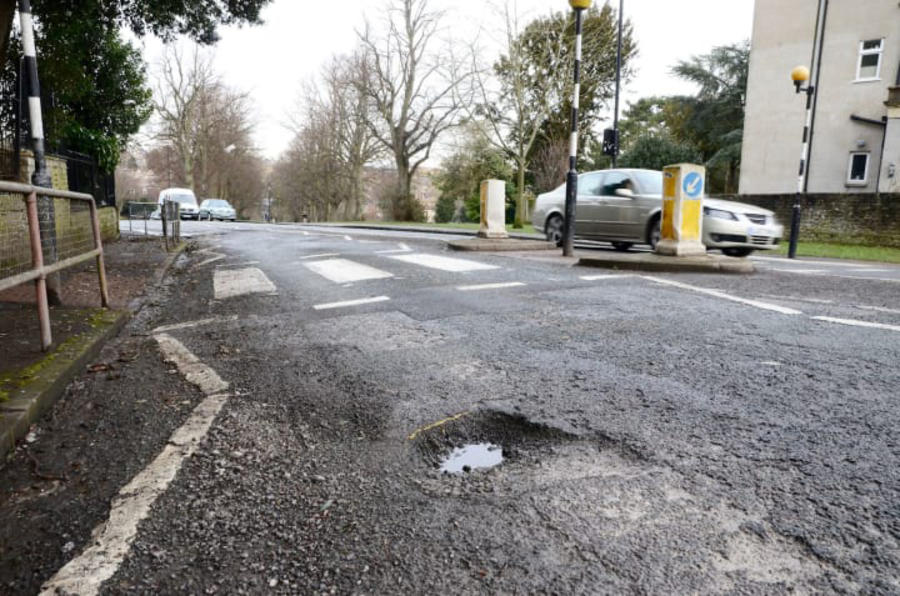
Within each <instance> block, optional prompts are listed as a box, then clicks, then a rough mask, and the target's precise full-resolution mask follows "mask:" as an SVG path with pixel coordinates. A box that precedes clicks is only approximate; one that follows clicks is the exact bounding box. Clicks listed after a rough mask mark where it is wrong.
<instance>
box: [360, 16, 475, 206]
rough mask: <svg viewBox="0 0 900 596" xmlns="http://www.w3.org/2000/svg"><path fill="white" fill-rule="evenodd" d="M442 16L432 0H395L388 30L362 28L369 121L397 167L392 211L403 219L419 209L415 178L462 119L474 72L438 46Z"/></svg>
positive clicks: (361, 82) (365, 90)
mask: <svg viewBox="0 0 900 596" xmlns="http://www.w3.org/2000/svg"><path fill="white" fill-rule="evenodd" d="M440 19H441V13H439V12H433V11H430V10H429V9H428V0H392V1H391V3H390V4H389V6H388V10H387V19H386V21H387V22H386V31H385V32H384V33H383V34H382V35H379V34H378V33H376V32H375V31H374V30H373V29H372V27H371V25H370V24H369V23H366V26H365V29H364V30H363V31H362V32H361V33H360V34H359V38H360V41H361V43H362V47H363V49H364V51H365V57H366V61H367V74H368V76H367V78H366V80H365V81H360V84H361V85H362V90H363V92H364V93H365V94H366V96H367V97H368V98H369V101H370V102H371V104H370V109H371V111H370V113H369V126H370V128H371V130H372V132H373V133H374V134H375V136H376V138H377V139H378V141H379V142H380V143H381V144H382V146H383V147H384V148H385V149H386V150H388V151H390V153H391V154H392V156H393V159H394V164H395V165H396V168H397V184H396V193H395V197H394V199H393V202H392V203H393V204H392V211H393V216H394V218H396V219H400V220H407V219H414V218H415V216H416V215H417V211H419V210H417V209H416V204H415V199H414V198H413V197H412V195H411V183H412V178H413V176H414V175H415V173H416V170H418V168H419V167H420V166H421V165H422V164H423V163H424V162H425V161H426V160H427V159H428V158H429V157H430V155H431V150H432V147H433V146H434V144H435V141H437V139H438V137H440V136H441V134H442V133H444V132H445V131H446V130H448V129H449V128H451V127H453V126H455V125H457V124H458V123H459V116H460V111H461V108H462V103H464V101H465V98H463V97H462V96H461V94H460V92H459V88H460V86H461V85H462V84H463V83H465V82H467V80H468V79H469V75H468V74H467V73H464V72H462V69H461V68H460V63H459V61H457V60H455V58H454V56H453V53H452V52H451V51H449V50H448V51H443V52H436V51H434V48H433V47H432V46H433V45H434V42H435V41H436V36H437V33H438V26H439V23H440Z"/></svg>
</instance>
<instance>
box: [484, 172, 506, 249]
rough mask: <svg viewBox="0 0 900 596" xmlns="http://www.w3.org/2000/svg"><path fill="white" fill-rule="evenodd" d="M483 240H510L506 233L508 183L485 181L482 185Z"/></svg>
mask: <svg viewBox="0 0 900 596" xmlns="http://www.w3.org/2000/svg"><path fill="white" fill-rule="evenodd" d="M478 236H479V237H481V238H509V234H507V233H506V183H505V182H503V180H484V181H483V182H482V183H481V228H480V229H479V230H478Z"/></svg>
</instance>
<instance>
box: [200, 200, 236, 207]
mask: <svg viewBox="0 0 900 596" xmlns="http://www.w3.org/2000/svg"><path fill="white" fill-rule="evenodd" d="M204 203H206V206H207V207H217V208H223V207H225V208H227V207H231V205H229V204H228V201H225V200H223V199H209V200H207V201H204Z"/></svg>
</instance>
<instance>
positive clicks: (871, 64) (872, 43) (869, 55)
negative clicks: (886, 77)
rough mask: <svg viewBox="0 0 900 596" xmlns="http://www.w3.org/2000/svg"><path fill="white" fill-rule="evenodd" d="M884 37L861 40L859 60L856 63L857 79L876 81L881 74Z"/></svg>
mask: <svg viewBox="0 0 900 596" xmlns="http://www.w3.org/2000/svg"><path fill="white" fill-rule="evenodd" d="M883 51H884V40H883V39H869V40H867V41H861V42H859V62H858V63H857V64H856V80H857V81H876V80H878V77H880V76H881V53H882V52H883Z"/></svg>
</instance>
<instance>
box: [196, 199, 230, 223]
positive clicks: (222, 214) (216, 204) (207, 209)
mask: <svg viewBox="0 0 900 596" xmlns="http://www.w3.org/2000/svg"><path fill="white" fill-rule="evenodd" d="M198 217H199V219H208V220H210V221H212V220H213V219H219V220H223V219H227V220H229V221H234V220H235V219H237V212H236V211H235V210H234V207H232V206H231V203H229V202H228V201H226V200H224V199H203V202H202V203H200V215H199V216H198Z"/></svg>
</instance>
